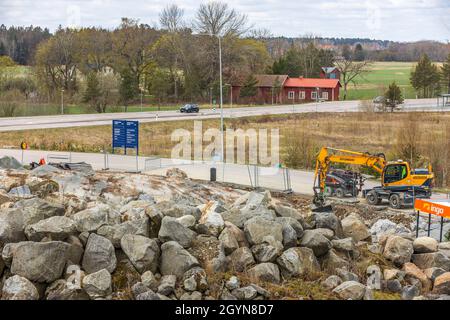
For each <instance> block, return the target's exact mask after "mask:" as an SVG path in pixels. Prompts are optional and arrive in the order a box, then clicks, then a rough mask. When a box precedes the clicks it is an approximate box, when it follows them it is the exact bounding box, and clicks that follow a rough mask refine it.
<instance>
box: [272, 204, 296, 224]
mask: <svg viewBox="0 0 450 320" xmlns="http://www.w3.org/2000/svg"><path fill="white" fill-rule="evenodd" d="M272 208H273V210H275V213H276V214H277V216H279V217H289V218H293V219H295V220H297V221H299V222H300V223H302V222H303V217H302V216H301V214H300V213H299V212H298V211H297V210H296V209H294V208H291V207H288V206H284V205H282V204H278V203H277V204H273V205H272Z"/></svg>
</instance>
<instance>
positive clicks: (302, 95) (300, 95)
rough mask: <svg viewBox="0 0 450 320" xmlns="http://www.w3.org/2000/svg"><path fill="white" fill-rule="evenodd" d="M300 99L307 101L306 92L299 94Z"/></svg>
mask: <svg viewBox="0 0 450 320" xmlns="http://www.w3.org/2000/svg"><path fill="white" fill-rule="evenodd" d="M298 98H299V99H300V100H305V98H306V92H305V91H303V90H302V91H300V92H299V93H298Z"/></svg>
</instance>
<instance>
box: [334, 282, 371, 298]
mask: <svg viewBox="0 0 450 320" xmlns="http://www.w3.org/2000/svg"><path fill="white" fill-rule="evenodd" d="M333 292H334V293H336V294H337V295H338V296H339V298H341V299H344V300H362V299H363V298H364V294H365V293H366V286H364V285H363V284H361V283H359V282H356V281H346V282H343V283H341V284H340V285H339V286H337V287H336V288H334V290H333Z"/></svg>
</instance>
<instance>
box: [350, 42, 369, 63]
mask: <svg viewBox="0 0 450 320" xmlns="http://www.w3.org/2000/svg"><path fill="white" fill-rule="evenodd" d="M353 59H354V60H355V61H364V60H365V59H366V54H365V52H364V49H363V47H362V45H361V44H360V43H358V44H357V45H356V47H355V51H354V53H353Z"/></svg>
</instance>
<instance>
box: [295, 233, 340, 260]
mask: <svg viewBox="0 0 450 320" xmlns="http://www.w3.org/2000/svg"><path fill="white" fill-rule="evenodd" d="M300 246H302V247H307V248H310V249H311V250H312V251H313V252H314V255H315V256H316V257H320V256H323V255H325V254H326V253H327V252H328V251H329V250H330V249H331V248H332V244H331V242H330V240H328V239H327V238H326V237H325V236H323V235H322V234H321V233H320V232H317V230H305V232H304V234H303V237H302V240H301V242H300Z"/></svg>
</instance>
